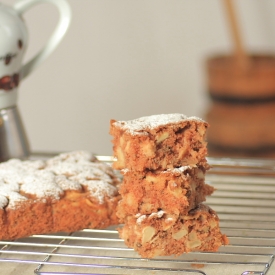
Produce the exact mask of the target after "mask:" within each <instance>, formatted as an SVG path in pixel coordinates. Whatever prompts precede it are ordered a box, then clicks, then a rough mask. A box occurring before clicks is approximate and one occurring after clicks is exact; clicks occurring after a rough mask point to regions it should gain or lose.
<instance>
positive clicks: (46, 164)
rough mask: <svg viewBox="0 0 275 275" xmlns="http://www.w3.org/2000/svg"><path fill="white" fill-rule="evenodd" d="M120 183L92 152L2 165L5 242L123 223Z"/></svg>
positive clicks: (0, 208) (0, 222)
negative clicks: (119, 211)
mask: <svg viewBox="0 0 275 275" xmlns="http://www.w3.org/2000/svg"><path fill="white" fill-rule="evenodd" d="M119 183H120V180H119V179H118V178H117V177H116V175H115V173H114V171H113V170H112V168H111V167H109V166H108V165H107V164H103V163H100V162H98V161H97V160H96V158H94V157H93V156H92V155H91V154H90V153H88V152H86V151H74V152H69V153H64V154H60V155H58V156H56V157H54V158H51V159H49V160H47V161H42V160H38V161H36V160H34V161H20V160H17V159H12V160H10V161H8V162H5V163H1V164H0V239H5V240H10V239H17V238H21V237H26V236H29V235H33V234H44V233H54V232H59V231H64V232H73V231H76V230H80V229H84V228H105V227H108V226H109V225H114V224H118V219H117V217H116V214H115V209H116V206H117V203H118V200H119V198H120V195H119V194H118V188H117V186H118V184H119Z"/></svg>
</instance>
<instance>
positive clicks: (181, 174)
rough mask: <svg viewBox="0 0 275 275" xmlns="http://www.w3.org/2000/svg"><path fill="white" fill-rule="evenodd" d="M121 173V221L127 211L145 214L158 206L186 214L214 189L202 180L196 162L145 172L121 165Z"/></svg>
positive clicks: (202, 172)
mask: <svg viewBox="0 0 275 275" xmlns="http://www.w3.org/2000/svg"><path fill="white" fill-rule="evenodd" d="M122 174H123V184H122V185H121V188H120V190H119V192H120V194H121V198H122V199H121V201H120V202H119V204H118V208H117V215H118V217H119V218H120V220H121V222H123V221H124V219H125V218H126V217H127V216H128V215H135V214H136V213H140V214H146V215H147V214H150V213H153V212H157V211H158V209H162V210H163V211H165V212H168V213H182V214H187V213H188V212H189V211H190V210H191V209H193V208H195V207H196V205H198V204H199V203H201V202H203V201H205V199H206V196H208V195H211V194H212V193H213V191H214V188H213V187H212V186H210V185H208V184H206V183H205V172H204V170H203V169H200V168H198V167H197V166H194V167H192V166H184V167H180V168H174V169H167V170H164V171H159V170H158V171H148V172H146V173H144V172H136V171H131V170H127V169H125V170H123V171H122Z"/></svg>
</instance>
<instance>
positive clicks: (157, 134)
mask: <svg viewBox="0 0 275 275" xmlns="http://www.w3.org/2000/svg"><path fill="white" fill-rule="evenodd" d="M207 127H208V124H207V123H206V122H205V121H203V120H201V119H200V118H197V117H187V116H185V115H182V114H161V115H153V116H147V117H141V118H138V119H135V120H130V121H116V120H111V122H110V134H111V135H112V136H113V140H112V142H113V152H114V157H115V162H114V164H113V167H114V168H115V169H119V170H120V169H125V168H127V169H129V170H136V171H144V170H158V169H160V170H165V169H167V168H174V167H181V166H186V165H196V164H200V165H205V166H207V162H206V155H207V147H206V141H205V132H206V129H207Z"/></svg>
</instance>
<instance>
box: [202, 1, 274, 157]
mask: <svg viewBox="0 0 275 275" xmlns="http://www.w3.org/2000/svg"><path fill="white" fill-rule="evenodd" d="M224 1H225V7H226V11H227V14H228V18H229V23H230V27H231V31H232V34H233V40H234V45H235V52H234V53H233V54H232V55H228V56H225V55H220V56H214V57H212V58H209V59H208V60H207V63H206V65H207V79H208V92H209V97H210V99H211V106H210V108H209V110H208V112H207V114H206V117H205V119H206V121H207V122H209V124H210V128H209V130H208V136H207V140H208V148H209V155H210V156H242V157H243V156H247V157H271V156H275V56H272V55H268V54H254V55H253V54H249V55H248V54H246V53H245V51H244V50H243V47H242V43H241V39H240V35H239V29H238V26H237V23H236V17H235V14H234V10H233V6H232V2H231V1H230V0H224Z"/></svg>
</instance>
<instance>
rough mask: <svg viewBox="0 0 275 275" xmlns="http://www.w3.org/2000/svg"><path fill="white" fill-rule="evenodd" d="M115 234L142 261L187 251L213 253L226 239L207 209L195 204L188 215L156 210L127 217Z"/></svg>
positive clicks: (216, 220)
mask: <svg viewBox="0 0 275 275" xmlns="http://www.w3.org/2000/svg"><path fill="white" fill-rule="evenodd" d="M119 235H120V237H121V238H122V239H124V241H125V243H126V245H127V246H128V247H131V248H133V249H134V250H136V251H137V252H138V253H139V254H140V255H141V256H142V257H144V258H153V257H156V256H170V255H176V256H177V255H180V254H182V253H187V252H191V251H208V252H209V251H211V252H214V251H217V250H218V248H219V247H220V246H221V245H226V244H228V239H227V237H226V236H225V235H223V234H222V233H221V232H220V228H219V219H218V216H217V215H216V213H215V211H213V210H212V209H211V208H210V207H208V206H206V205H204V204H199V205H198V206H197V207H196V208H194V209H192V210H191V211H190V212H189V213H188V215H181V214H171V213H170V214H169V213H166V212H164V211H162V210H161V211H158V212H156V213H152V214H150V215H141V214H137V215H135V216H128V217H127V220H126V223H125V225H124V227H123V228H120V229H119Z"/></svg>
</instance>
